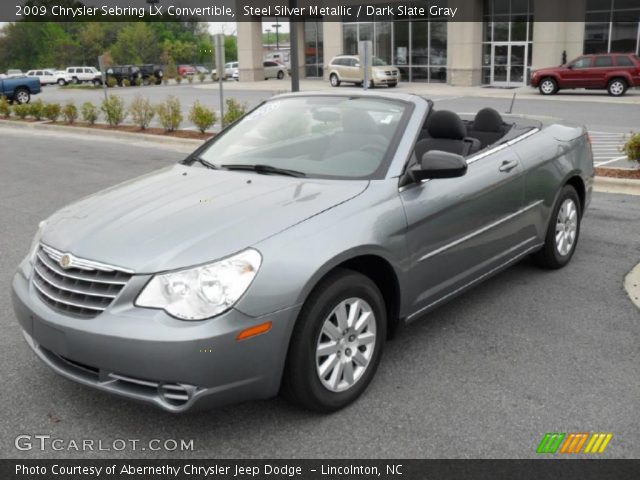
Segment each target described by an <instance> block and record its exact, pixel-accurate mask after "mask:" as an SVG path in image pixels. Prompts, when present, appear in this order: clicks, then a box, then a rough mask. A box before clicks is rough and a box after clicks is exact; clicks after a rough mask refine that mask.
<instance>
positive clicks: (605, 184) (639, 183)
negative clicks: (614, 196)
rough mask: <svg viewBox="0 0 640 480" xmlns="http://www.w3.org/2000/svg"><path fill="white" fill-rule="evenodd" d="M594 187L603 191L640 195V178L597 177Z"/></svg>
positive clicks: (598, 190) (597, 190)
mask: <svg viewBox="0 0 640 480" xmlns="http://www.w3.org/2000/svg"><path fill="white" fill-rule="evenodd" d="M593 189H594V190H595V191H596V192H603V193H622V194H625V195H640V180H631V179H628V178H610V177H595V180H594V183H593Z"/></svg>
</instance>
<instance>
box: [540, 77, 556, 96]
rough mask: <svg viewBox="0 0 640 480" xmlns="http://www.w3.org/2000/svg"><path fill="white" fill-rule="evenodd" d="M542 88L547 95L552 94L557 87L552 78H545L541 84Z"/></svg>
mask: <svg viewBox="0 0 640 480" xmlns="http://www.w3.org/2000/svg"><path fill="white" fill-rule="evenodd" d="M540 89H541V90H542V92H543V93H544V94H545V95H550V94H552V93H553V90H554V89H555V85H554V84H553V82H552V81H551V80H545V81H543V82H542V84H541V85H540Z"/></svg>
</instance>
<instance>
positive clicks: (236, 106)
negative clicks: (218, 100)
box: [222, 98, 247, 127]
mask: <svg viewBox="0 0 640 480" xmlns="http://www.w3.org/2000/svg"><path fill="white" fill-rule="evenodd" d="M225 103H226V104H227V108H226V109H225V112H224V117H223V119H222V126H223V127H227V126H229V125H231V124H232V123H233V122H235V121H236V120H238V119H239V118H240V117H242V116H243V115H244V114H245V113H246V112H247V104H246V103H240V102H238V101H237V100H236V99H235V98H227V100H226V101H225Z"/></svg>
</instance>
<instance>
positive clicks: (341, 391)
mask: <svg viewBox="0 0 640 480" xmlns="http://www.w3.org/2000/svg"><path fill="white" fill-rule="evenodd" d="M386 331H387V317H386V310H385V304H384V299H383V297H382V294H381V293H380V290H379V289H378V287H377V286H376V285H375V283H373V281H371V280H370V279H369V278H368V277H365V276H364V275H362V274H360V273H357V272H354V271H351V270H346V269H339V270H336V271H335V272H333V273H332V274H330V275H329V276H328V277H326V278H325V279H324V280H323V281H322V282H321V283H320V284H319V285H318V286H317V287H316V288H315V289H314V290H313V292H312V293H311V295H310V296H309V298H308V299H307V301H306V302H305V304H304V307H303V308H302V311H301V312H300V316H299V317H298V321H297V324H296V327H295V329H294V332H293V335H292V338H291V344H290V347H289V353H288V356H287V363H286V367H285V373H284V378H283V389H282V390H283V393H284V394H285V396H286V397H287V398H289V399H290V400H291V401H293V402H295V403H297V404H299V405H301V406H303V407H305V408H307V409H310V410H314V411H318V412H333V411H336V410H339V409H341V408H344V407H345V406H347V405H349V404H350V403H351V402H353V401H354V400H355V399H356V398H358V397H359V396H360V395H361V394H362V392H364V390H365V389H366V388H367V386H368V385H369V382H370V381H371V379H372V378H373V376H374V375H375V372H376V369H377V368H378V363H379V362H380V357H381V355H382V347H383V345H384V339H385V338H386Z"/></svg>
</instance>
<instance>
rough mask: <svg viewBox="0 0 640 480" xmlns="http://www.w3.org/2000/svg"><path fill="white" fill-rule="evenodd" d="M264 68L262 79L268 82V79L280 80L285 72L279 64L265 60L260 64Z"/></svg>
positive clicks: (284, 67)
mask: <svg viewBox="0 0 640 480" xmlns="http://www.w3.org/2000/svg"><path fill="white" fill-rule="evenodd" d="M262 65H263V67H264V79H265V80H269V79H270V78H277V79H278V80H282V79H283V78H284V77H285V75H286V72H287V67H286V66H284V65H283V64H281V63H278V62H274V61H272V60H266V61H264V62H262Z"/></svg>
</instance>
